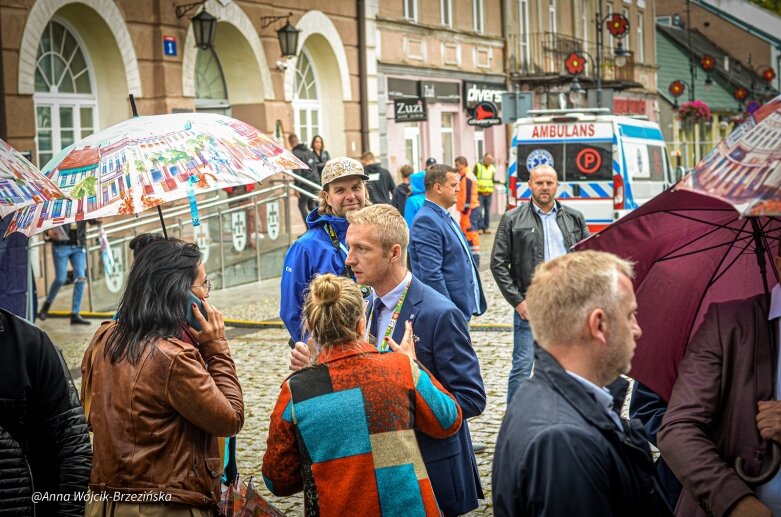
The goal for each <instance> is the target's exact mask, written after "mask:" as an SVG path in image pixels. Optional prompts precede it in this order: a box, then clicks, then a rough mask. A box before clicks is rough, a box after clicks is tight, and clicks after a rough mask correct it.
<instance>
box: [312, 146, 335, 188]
mask: <svg viewBox="0 0 781 517" xmlns="http://www.w3.org/2000/svg"><path fill="white" fill-rule="evenodd" d="M311 147H312V152H313V153H315V158H317V160H316V161H315V165H317V176H318V177H319V178H320V179H321V180H322V178H323V167H325V162H327V161H328V160H330V159H331V155H330V154H328V151H326V150H325V143H323V137H322V136H320V135H315V137H314V138H313V139H312V145H311Z"/></svg>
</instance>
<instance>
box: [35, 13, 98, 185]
mask: <svg viewBox="0 0 781 517" xmlns="http://www.w3.org/2000/svg"><path fill="white" fill-rule="evenodd" d="M94 83H95V80H94V75H93V69H92V65H91V62H90V59H89V54H88V53H87V50H86V47H85V45H84V44H83V43H82V42H81V39H80V38H79V35H78V33H77V32H76V30H75V29H73V27H72V26H70V24H69V23H68V22H67V21H65V20H64V19H61V18H53V19H52V20H51V21H50V22H49V23H48V24H47V26H46V28H45V29H44V31H43V34H42V35H41V41H40V44H39V45H38V55H37V59H36V66H35V93H34V94H33V102H34V104H35V136H36V138H35V142H36V153H37V156H38V165H39V166H41V167H42V166H43V165H45V164H46V163H47V162H48V161H49V160H50V159H51V158H52V157H53V156H54V154H55V153H57V152H58V151H60V150H61V149H63V148H65V147H67V146H69V145H71V144H72V143H74V142H75V141H77V140H80V139H81V138H84V137H85V136H88V135H90V134H92V133H93V132H94V131H95V129H96V128H97V127H96V126H97V120H98V117H97V110H98V99H97V94H96V92H95V88H94ZM74 179H75V176H74Z"/></svg>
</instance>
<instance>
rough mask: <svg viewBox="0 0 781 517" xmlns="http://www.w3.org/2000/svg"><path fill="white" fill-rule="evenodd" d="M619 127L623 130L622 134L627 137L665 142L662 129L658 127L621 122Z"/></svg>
mask: <svg viewBox="0 0 781 517" xmlns="http://www.w3.org/2000/svg"><path fill="white" fill-rule="evenodd" d="M618 128H619V129H620V130H621V135H622V136H625V137H627V138H642V139H643V140H659V141H660V142H664V136H663V135H662V131H661V130H660V129H659V128H656V127H642V126H629V125H627V124H619V125H618Z"/></svg>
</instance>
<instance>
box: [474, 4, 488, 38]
mask: <svg viewBox="0 0 781 517" xmlns="http://www.w3.org/2000/svg"><path fill="white" fill-rule="evenodd" d="M472 19H473V20H474V25H473V26H472V28H473V29H474V30H475V32H483V31H484V30H485V21H484V20H483V0H472Z"/></svg>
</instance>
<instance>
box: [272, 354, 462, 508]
mask: <svg viewBox="0 0 781 517" xmlns="http://www.w3.org/2000/svg"><path fill="white" fill-rule="evenodd" d="M318 361H319V364H317V365H315V366H312V367H310V368H306V369H304V370H301V371H299V372H296V373H294V374H293V375H291V376H290V377H289V378H288V379H287V381H285V383H284V384H283V385H282V391H281V393H280V394H279V398H278V399H277V404H276V407H275V408H274V411H273V413H272V414H271V425H270V428H269V436H268V442H267V447H266V454H265V455H264V457H263V477H264V480H265V482H266V486H267V487H268V489H269V490H270V491H271V492H272V493H274V494H276V495H290V494H294V493H296V492H298V491H300V490H301V489H302V488H303V490H304V504H305V513H306V515H308V516H309V515H339V516H342V515H386V516H387V515H439V514H440V512H439V508H438V506H437V503H436V499H435V497H434V492H433V490H432V488H431V483H430V481H429V479H428V474H427V473H426V466H425V464H424V463H423V458H422V457H421V455H420V450H419V449H418V443H417V440H416V439H415V432H414V430H413V428H415V429H418V430H419V431H421V432H423V433H425V434H427V435H429V436H432V437H434V438H445V437H448V436H451V435H453V434H455V433H456V432H457V431H458V429H459V427H460V426H461V408H460V407H459V405H458V404H457V403H456V402H455V399H454V398H453V396H452V395H450V393H448V392H447V391H446V390H445V389H444V388H443V387H442V385H441V384H440V383H439V382H438V381H437V380H436V379H434V378H433V377H432V376H431V374H429V372H428V371H427V370H426V369H425V368H424V367H422V366H420V365H419V364H418V363H416V362H413V361H411V360H410V359H409V358H408V357H407V356H406V355H403V354H400V353H386V354H380V353H379V352H378V351H377V349H376V348H375V347H373V346H371V345H369V344H368V343H361V344H359V345H355V346H349V347H335V348H332V349H326V350H323V351H322V352H321V354H320V357H319V359H318Z"/></svg>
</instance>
